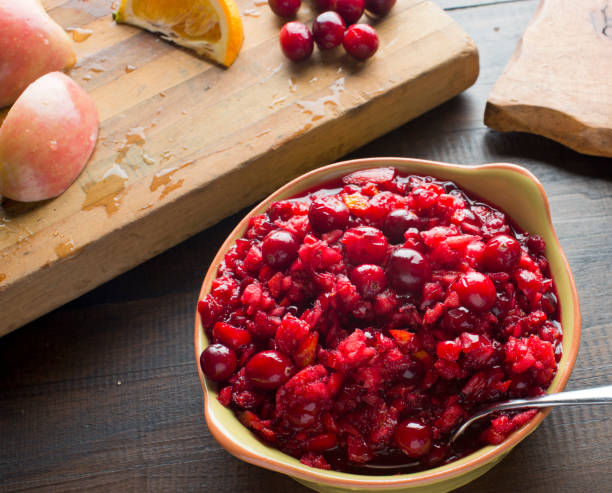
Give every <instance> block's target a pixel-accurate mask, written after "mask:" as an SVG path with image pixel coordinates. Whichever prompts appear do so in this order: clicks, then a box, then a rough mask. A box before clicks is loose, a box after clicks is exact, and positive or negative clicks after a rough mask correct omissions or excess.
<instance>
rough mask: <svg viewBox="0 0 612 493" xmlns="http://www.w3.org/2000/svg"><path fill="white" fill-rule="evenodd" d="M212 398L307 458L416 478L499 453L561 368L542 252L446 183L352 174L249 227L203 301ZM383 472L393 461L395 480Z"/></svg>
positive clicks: (276, 206)
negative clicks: (492, 447) (526, 403)
mask: <svg viewBox="0 0 612 493" xmlns="http://www.w3.org/2000/svg"><path fill="white" fill-rule="evenodd" d="M198 311H199V314H200V318H201V321H202V326H203V328H204V331H205V332H206V335H207V336H208V339H209V340H210V341H211V344H212V346H209V348H207V349H206V350H204V352H203V353H202V354H201V357H200V364H201V368H202V371H203V372H204V374H205V375H206V376H207V377H209V378H210V379H211V380H214V381H216V382H218V389H219V391H218V398H219V400H220V402H221V403H222V404H223V405H225V406H228V407H230V408H231V409H232V410H233V411H234V413H235V414H236V416H237V417H238V419H239V420H240V421H241V422H242V423H243V424H244V425H245V426H246V427H248V428H249V429H251V430H252V431H253V432H254V433H255V434H256V435H257V436H258V437H259V438H260V439H261V440H262V441H264V442H265V443H267V444H269V445H271V446H273V447H276V448H278V449H280V450H281V451H283V452H285V453H288V454H290V455H292V456H294V457H297V458H298V459H300V460H301V462H302V463H304V464H307V465H310V466H313V467H318V468H323V469H334V470H340V471H347V472H354V473H360V474H377V473H379V474H390V473H393V472H413V471H418V470H423V469H427V468H431V467H435V466H438V465H442V464H445V463H448V462H450V461H453V460H455V459H457V458H459V457H463V456H465V455H467V454H469V453H471V452H473V451H474V450H476V449H478V448H480V447H482V446H484V445H486V444H498V443H501V442H502V441H503V440H504V439H505V438H506V437H507V436H508V435H509V434H510V433H511V432H513V431H514V430H516V429H517V428H519V427H521V426H522V425H523V424H525V423H526V422H528V421H529V420H530V419H531V418H532V417H533V416H534V415H535V414H536V411H526V412H518V413H517V412H515V413H500V414H498V415H497V416H495V417H494V418H493V419H491V420H489V421H488V422H487V421H486V420H483V422H482V423H481V424H480V426H474V429H473V430H471V432H470V433H468V434H467V435H465V436H464V437H463V438H462V439H461V440H460V441H458V442H457V443H453V444H450V443H449V438H450V436H451V435H452V432H453V431H454V430H455V429H456V428H457V427H458V426H460V425H461V423H462V422H463V421H464V420H465V419H466V418H467V417H469V416H470V415H471V414H472V413H474V412H475V411H477V410H479V409H480V408H482V407H484V406H486V405H488V404H490V403H492V402H495V401H499V400H504V399H507V398H512V397H525V396H533V395H539V394H541V393H543V392H544V391H545V390H546V388H547V387H548V386H549V385H550V383H551V381H552V379H553V377H554V375H555V373H556V370H557V363H558V361H559V360H560V358H561V339H562V333H561V326H560V323H559V307H558V302H557V296H556V293H555V287H554V285H553V282H552V279H551V275H550V272H549V267H548V261H547V260H546V258H545V256H544V242H543V240H542V239H541V238H540V237H538V236H534V235H530V234H528V233H526V232H524V231H521V230H520V229H519V228H517V227H516V226H515V225H514V224H513V223H512V221H511V220H510V218H508V217H507V216H506V215H505V214H504V213H503V212H501V211H499V210H498V209H496V208H495V207H492V206H491V205H489V204H486V203H484V202H482V201H480V200H478V199H477V198H475V197H473V196H471V195H470V194H467V193H466V192H464V191H462V190H460V189H459V188H458V187H457V186H456V185H455V184H454V183H452V182H447V181H444V182H443V181H439V180H437V179H435V178H432V177H426V176H416V175H411V176H400V175H398V173H397V171H396V170H395V169H394V168H377V169H371V170H363V171H357V172H355V173H352V174H349V175H347V176H345V177H343V178H342V180H338V181H336V182H333V183H327V184H324V185H322V186H319V187H317V188H316V189H313V190H309V191H308V192H307V193H303V194H301V195H300V196H297V197H295V198H293V199H289V200H283V201H280V202H275V203H273V204H272V205H271V206H270V208H269V209H268V210H267V211H266V212H265V213H264V214H261V215H258V216H253V217H251V219H250V223H249V226H248V228H247V230H246V232H245V234H244V236H243V237H242V238H240V239H238V240H237V241H236V243H235V245H234V246H233V247H232V248H230V250H229V251H228V253H227V254H226V256H225V259H224V261H223V262H222V263H221V265H220V267H219V270H218V274H217V278H216V279H215V280H214V281H213V283H212V287H211V290H210V293H208V294H207V295H206V296H205V297H204V298H203V299H201V300H200V301H199V303H198ZM394 465H397V466H398V468H397V469H394V468H393V467H394Z"/></svg>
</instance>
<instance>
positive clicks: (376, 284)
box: [351, 264, 387, 298]
mask: <svg viewBox="0 0 612 493" xmlns="http://www.w3.org/2000/svg"><path fill="white" fill-rule="evenodd" d="M351 281H352V282H353V284H355V286H357V289H358V290H359V293H360V294H361V296H363V297H364V298H373V297H374V296H376V295H377V294H378V293H380V292H381V291H383V290H384V289H385V287H386V286H387V279H386V277H385V271H383V269H382V267H380V266H378V265H372V264H362V265H360V266H359V267H355V268H354V269H353V271H352V272H351Z"/></svg>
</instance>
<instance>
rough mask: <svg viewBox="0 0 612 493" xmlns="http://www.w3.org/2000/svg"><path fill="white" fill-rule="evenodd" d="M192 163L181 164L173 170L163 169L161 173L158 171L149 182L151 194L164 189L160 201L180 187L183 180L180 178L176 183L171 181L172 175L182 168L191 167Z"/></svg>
mask: <svg viewBox="0 0 612 493" xmlns="http://www.w3.org/2000/svg"><path fill="white" fill-rule="evenodd" d="M193 163H194V161H187V162H185V163H183V164H181V165H180V166H175V167H173V168H165V169H162V170H161V171H158V172H157V173H155V175H153V180H152V181H151V185H150V186H149V190H151V192H155V191H156V190H157V189H158V188H159V187H164V189H163V190H162V193H161V195H160V196H159V200H162V199H163V198H164V197H166V196H167V195H168V194H169V193H170V192H172V191H173V190H176V189H178V188H180V187H182V186H183V183H184V182H185V180H184V179H182V178H181V179H180V180H178V181H173V178H172V177H173V175H174V173H176V172H177V171H179V170H181V169H183V168H186V167H187V166H190V165H192V164H193Z"/></svg>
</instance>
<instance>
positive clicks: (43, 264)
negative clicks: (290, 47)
mask: <svg viewBox="0 0 612 493" xmlns="http://www.w3.org/2000/svg"><path fill="white" fill-rule="evenodd" d="M43 3H45V6H46V8H47V9H48V10H49V12H50V14H51V16H52V17H53V18H54V19H56V20H57V21H58V22H59V23H60V24H61V25H62V26H63V27H64V28H67V29H68V30H70V31H72V30H73V29H74V28H79V29H78V30H77V31H74V32H75V34H73V36H74V37H76V38H78V39H79V40H80V41H81V42H78V43H76V45H75V46H76V49H77V54H78V59H79V61H78V64H77V66H76V67H75V68H74V69H73V70H72V71H71V75H72V77H74V78H75V80H76V81H77V82H79V83H80V84H81V85H82V86H83V87H84V88H85V89H86V90H87V91H89V92H90V94H91V95H92V96H93V97H94V99H95V101H96V103H97V105H98V109H99V112H100V120H101V121H100V138H99V141H98V143H97V146H96V149H95V152H94V155H93V157H92V159H91V161H90V162H89V164H88V165H87V167H86V168H85V170H84V171H83V173H82V174H81V176H80V177H79V178H78V180H77V181H76V182H75V184H73V185H72V186H71V187H70V188H69V189H68V191H66V192H65V193H64V194H63V195H62V196H60V197H58V198H56V199H54V200H50V201H46V202H43V203H37V204H20V203H16V202H12V201H9V200H6V201H4V202H3V203H2V205H1V207H0V314H1V316H0V335H3V334H6V333H8V332H9V331H11V330H13V329H16V328H17V327H19V326H21V325H23V324H25V323H26V322H28V321H30V320H33V319H34V318H36V317H38V316H40V315H42V314H44V313H46V312H48V311H50V310H51V309H53V308H55V307H57V306H59V305H61V304H62V303H65V302H67V301H69V300H71V299H73V298H75V297H77V296H78V295H80V294H82V293H84V292H86V291H88V290H90V289H92V288H94V287H95V286H98V285H99V284H101V283H103V282H105V281H107V280H109V279H111V278H112V277H114V276H117V275H118V274H120V273H122V272H124V271H126V270H128V269H129V268H131V267H133V266H135V265H137V264H138V263H140V262H143V261H144V260H146V259H148V258H150V257H152V256H154V255H156V254H158V253H160V252H162V251H163V250H165V249H167V248H169V247H171V246H173V245H175V244H177V243H179V242H181V241H183V240H185V239H186V238H188V237H189V236H190V235H193V234H194V233H196V232H198V231H201V230H203V229H204V228H206V227H208V226H211V225H212V224H214V223H216V222H217V221H219V220H220V219H222V218H223V217H225V216H227V215H229V214H231V213H233V212H236V211H238V210H239V209H241V208H242V207H244V206H246V205H248V204H250V203H253V202H254V201H256V200H258V199H261V198H262V197H264V196H265V195H266V194H267V193H269V192H271V191H272V190H274V189H275V188H277V187H278V186H279V185H281V184H282V183H284V182H286V181H288V180H289V179H291V178H293V177H295V176H297V175H298V174H301V173H302V172H304V171H306V170H308V169H312V168H314V167H317V166H321V165H324V164H328V163H329V162H331V161H333V160H335V159H337V158H339V157H341V156H343V155H345V154H346V153H348V152H349V151H351V150H353V149H356V148H357V147H359V146H362V145H363V144H365V143H366V142H368V141H370V140H372V139H374V138H376V137H378V136H380V135H382V134H384V133H386V132H388V131H390V130H391V129H393V128H395V127H397V126H399V125H401V124H403V123H404V122H406V121H408V120H410V119H412V118H415V117H416V116H418V115H420V114H422V113H424V112H425V111H427V110H429V109H430V108H432V107H434V106H436V105H439V104H440V103H442V102H444V101H446V100H448V99H450V98H452V97H453V96H455V95H456V94H458V93H460V92H461V91H463V90H464V89H466V88H467V87H469V86H470V85H472V84H473V83H474V81H475V80H476V77H477V75H478V52H477V49H476V46H475V45H474V43H473V42H472V40H471V39H470V38H469V37H468V36H467V35H466V34H465V33H464V32H463V31H462V30H461V29H460V28H459V26H457V25H456V24H455V23H454V22H453V21H452V19H451V18H450V17H449V16H448V15H446V14H445V13H444V12H443V11H442V10H440V9H439V8H438V7H437V6H435V5H434V4H433V3H431V2H427V1H412V0H399V1H398V4H397V5H396V7H395V8H394V10H393V12H392V14H391V15H389V16H388V17H387V18H385V19H384V20H382V21H380V22H378V23H376V28H377V30H378V33H379V36H380V40H381V46H380V48H379V51H378V53H377V54H376V56H375V57H374V58H372V59H371V60H369V61H368V62H367V63H357V62H354V61H352V60H351V59H349V57H348V56H347V55H345V54H344V53H343V52H342V50H341V49H338V50H336V51H334V52H332V53H325V54H324V56H323V55H322V54H321V53H320V52H317V51H315V55H314V56H313V57H312V59H311V60H309V61H308V62H305V63H301V64H292V63H290V62H289V61H288V60H287V59H285V58H284V57H283V55H282V54H281V52H280V48H279V46H278V33H279V30H280V27H281V25H282V21H281V20H280V19H279V18H277V17H275V16H274V15H273V14H272V13H271V11H270V10H269V8H268V7H267V5H266V4H265V2H264V1H263V0H255V2H253V0H238V4H239V7H240V9H241V12H242V14H243V21H244V28H245V43H244V46H243V48H242V51H241V53H240V56H239V57H238V60H237V61H236V62H235V63H234V65H233V66H232V67H231V68H229V69H227V70H226V69H223V68H220V67H217V66H215V65H213V64H211V63H209V62H207V61H205V60H202V59H200V58H198V57H196V56H194V55H193V54H192V53H191V52H188V51H186V50H183V49H180V48H177V47H176V46H174V45H171V44H169V43H167V42H165V41H162V40H160V39H159V38H158V37H157V36H155V35H152V34H150V33H148V32H144V31H142V30H140V29H137V28H134V27H131V26H125V25H116V24H115V23H114V22H112V20H111V2H110V1H109V0H88V1H74V0H68V1H67V0H46V1H44V2H43ZM312 17H313V12H312V11H311V10H309V8H308V5H306V4H304V5H302V8H301V10H300V13H299V19H300V20H304V21H310V20H311V19H312ZM89 34H90V36H89V37H87V35H89ZM85 37H87V39H85V40H83V38H85ZM199 268H201V269H202V272H204V271H205V270H206V266H205V265H202V266H199Z"/></svg>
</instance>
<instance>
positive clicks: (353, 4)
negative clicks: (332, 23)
mask: <svg viewBox="0 0 612 493" xmlns="http://www.w3.org/2000/svg"><path fill="white" fill-rule="evenodd" d="M334 1H335V3H336V6H335V8H334V10H335V11H336V12H338V13H339V14H340V15H341V16H342V18H343V19H344V22H346V25H347V26H350V25H351V24H355V22H357V21H358V20H359V18H360V17H361V16H362V15H363V11H364V9H365V1H364V0H334Z"/></svg>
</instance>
